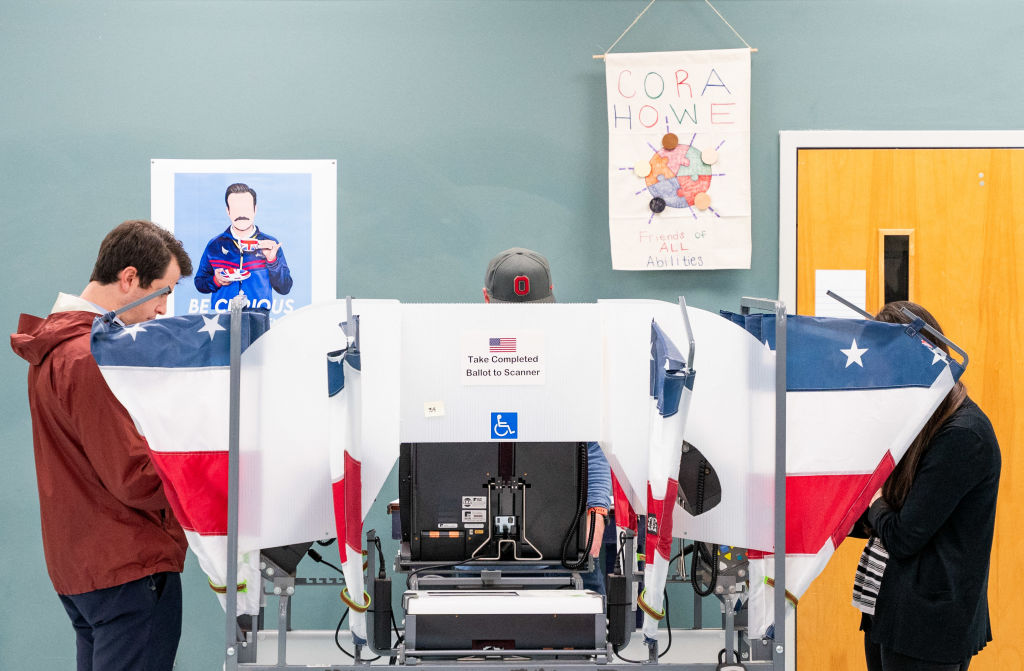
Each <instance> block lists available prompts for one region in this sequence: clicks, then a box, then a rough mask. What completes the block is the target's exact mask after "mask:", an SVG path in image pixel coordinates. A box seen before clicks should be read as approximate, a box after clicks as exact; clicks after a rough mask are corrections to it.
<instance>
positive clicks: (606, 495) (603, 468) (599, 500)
mask: <svg viewBox="0 0 1024 671" xmlns="http://www.w3.org/2000/svg"><path fill="white" fill-rule="evenodd" d="M611 503H612V472H611V469H610V468H609V467H608V459H606V458H605V456H604V450H602V449H601V446H600V445H598V444H597V443H587V507H588V508H593V507H594V506H600V507H601V508H607V507H609V506H610V505H611Z"/></svg>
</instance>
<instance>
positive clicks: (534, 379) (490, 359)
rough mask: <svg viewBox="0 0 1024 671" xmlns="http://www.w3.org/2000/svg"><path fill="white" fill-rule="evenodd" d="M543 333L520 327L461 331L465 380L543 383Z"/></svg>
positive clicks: (472, 381)
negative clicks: (519, 328) (491, 330)
mask: <svg viewBox="0 0 1024 671" xmlns="http://www.w3.org/2000/svg"><path fill="white" fill-rule="evenodd" d="M545 368H546V366H545V361H544V333H543V332H542V331H520V330H518V329H516V330H512V329H506V330H500V329H496V330H495V331H494V332H489V331H472V332H464V333H463V334H462V355H461V359H460V361H459V369H460V377H461V378H462V383H463V384H472V385H527V384H532V385H541V384H544V372H545Z"/></svg>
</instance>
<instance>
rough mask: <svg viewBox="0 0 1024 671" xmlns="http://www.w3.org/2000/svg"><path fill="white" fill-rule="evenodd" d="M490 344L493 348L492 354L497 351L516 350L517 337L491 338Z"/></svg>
mask: <svg viewBox="0 0 1024 671" xmlns="http://www.w3.org/2000/svg"><path fill="white" fill-rule="evenodd" d="M488 345H489V346H490V348H491V354H495V353H497V352H515V351H516V339H515V338H491V339H490V340H489V341H488Z"/></svg>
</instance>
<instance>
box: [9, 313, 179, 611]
mask: <svg viewBox="0 0 1024 671" xmlns="http://www.w3.org/2000/svg"><path fill="white" fill-rule="evenodd" d="M59 304H60V301H59V300H58V305H59ZM55 309H56V308H55ZM95 317H96V315H95V314H94V313H91V312H85V311H70V312H54V313H53V314H51V315H50V316H49V317H47V318H46V319H40V318H39V317H33V316H31V315H24V314H23V315H21V319H20V321H19V323H18V332H17V333H15V334H12V335H11V348H12V349H13V350H14V351H15V353H16V354H18V356H20V357H22V358H23V359H25V360H26V361H28V362H29V364H30V366H29V371H28V399H29V408H30V410H31V413H32V442H33V445H34V448H35V458H36V479H37V481H38V484H39V511H40V517H41V519H42V528H43V529H42V530H43V552H44V554H45V556H46V567H47V570H48V571H49V574H50V579H51V580H52V581H53V586H54V588H55V589H56V590H57V592H58V593H60V594H81V593H83V592H90V591H93V590H97V589H103V588H105V587H113V586H114V585H120V584H123V583H126V582H130V581H132V580H137V579H139V578H143V577H145V576H147V575H151V574H153V573H158V572H161V571H177V572H180V571H181V570H182V567H183V564H184V561H185V548H186V543H185V534H184V532H183V531H182V530H181V526H180V525H179V524H178V522H177V520H176V519H175V518H174V515H173V514H172V513H171V510H170V506H169V505H168V503H167V499H166V497H165V496H164V490H163V485H162V484H161V482H160V477H159V476H158V475H157V473H156V471H155V470H154V468H153V464H152V463H151V462H150V459H149V447H148V445H147V444H146V440H145V438H143V437H142V436H141V435H139V432H138V431H137V430H136V428H135V424H134V422H133V421H132V419H131V417H130V416H129V414H128V411H127V410H125V409H124V407H123V406H122V405H121V404H120V403H119V402H118V401H117V399H116V398H115V397H114V395H113V394H112V393H111V391H110V389H109V388H108V387H107V384H106V382H105V381H104V380H103V376H102V374H101V373H100V370H99V367H98V366H97V365H96V360H95V359H93V357H92V353H91V352H90V350H89V334H90V330H91V327H92V322H93V319H94V318H95Z"/></svg>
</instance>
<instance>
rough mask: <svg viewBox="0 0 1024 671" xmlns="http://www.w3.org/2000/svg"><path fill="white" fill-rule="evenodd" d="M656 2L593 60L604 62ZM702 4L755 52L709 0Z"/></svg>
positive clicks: (646, 8) (644, 10) (654, 0)
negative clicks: (705, 4)
mask: <svg viewBox="0 0 1024 671" xmlns="http://www.w3.org/2000/svg"><path fill="white" fill-rule="evenodd" d="M656 1H657V0H651V1H650V2H648V3H647V6H646V7H644V9H643V11H642V12H640V13H639V14H637V15H636V18H635V19H633V23H631V24H629V26H627V27H626V29H625V30H623V31H622V34H621V35H619V37H618V38H617V39H616V40H615V41H614V42H612V45H611V46H610V47H608V48H607V49H605V51H604V53H603V54H594V59H595V60H599V61H601V60H604V58H605V56H607V55H608V54H609V53H611V50H612V49H614V48H615V45H616V44H618V43H619V40H621V39H622V38H623V37H625V36H626V33H628V32H629V31H630V30H632V29H633V26H635V25H636V22H637V21H639V20H640V17H641V16H643V15H644V14H646V13H647V10H648V9H650V8H651V5H653V4H654V3H655V2H656ZM704 2H705V3H707V6H708V7H710V8H711V10H712V11H713V12H714V13H715V14H717V15H718V18H720V19H721V20H722V23H724V24H725V25H727V26H729V30H731V31H732V32H733V34H734V35H736V37H738V38H740V42H743V44H745V45H746V47H747V49H750V50H751V51H757V49H755V48H754V47H752V46H750V43H749V42H747V41H746V40H745V39H743V36H742V35H740V34H739V33H738V32H737V31H736V29H735V28H733V27H732V24H731V23H729V22H728V21H726V20H725V17H724V16H722V13H721V12H720V11H718V10H717V9H715V6H714V5H712V4H711V0H704Z"/></svg>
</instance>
